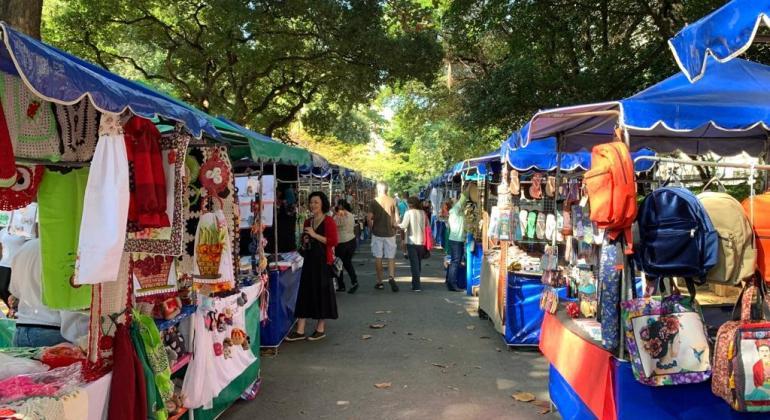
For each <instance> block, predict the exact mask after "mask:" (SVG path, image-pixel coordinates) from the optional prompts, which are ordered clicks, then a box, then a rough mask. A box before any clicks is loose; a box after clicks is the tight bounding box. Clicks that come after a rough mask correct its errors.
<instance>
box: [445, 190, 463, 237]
mask: <svg viewBox="0 0 770 420" xmlns="http://www.w3.org/2000/svg"><path fill="white" fill-rule="evenodd" d="M466 201H468V196H467V195H466V194H464V193H463V194H462V195H460V199H458V200H457V202H456V203H455V205H454V206H452V209H451V210H449V219H448V221H447V229H449V240H450V241H457V242H465V213H464V210H465V202H466Z"/></svg>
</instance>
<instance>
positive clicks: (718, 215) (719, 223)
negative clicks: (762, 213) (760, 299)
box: [698, 192, 757, 285]
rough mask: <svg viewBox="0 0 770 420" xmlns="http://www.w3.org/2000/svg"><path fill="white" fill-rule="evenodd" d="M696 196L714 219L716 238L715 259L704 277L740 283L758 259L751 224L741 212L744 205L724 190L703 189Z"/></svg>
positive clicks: (710, 280) (751, 273) (750, 271)
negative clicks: (717, 240)
mask: <svg viewBox="0 0 770 420" xmlns="http://www.w3.org/2000/svg"><path fill="white" fill-rule="evenodd" d="M698 200H700V202H701V204H703V207H704V208H705V209H706V212H707V213H708V215H709V218H710V219H711V222H712V223H714V228H715V229H716V231H717V234H718V238H719V250H718V253H717V254H718V260H717V263H716V265H715V266H714V267H713V268H712V269H711V270H710V271H709V272H708V274H706V280H707V281H709V282H714V283H726V284H731V285H739V284H740V283H741V282H742V281H743V280H746V279H749V278H751V276H753V275H754V270H755V267H756V262H757V251H756V249H754V237H753V232H752V230H751V224H750V223H749V221H748V219H747V218H746V216H744V215H743V207H741V203H739V202H738V200H736V199H734V198H733V197H732V196H730V195H729V194H726V193H724V192H703V193H700V194H698Z"/></svg>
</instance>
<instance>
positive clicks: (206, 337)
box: [182, 285, 260, 409]
mask: <svg viewBox="0 0 770 420" xmlns="http://www.w3.org/2000/svg"><path fill="white" fill-rule="evenodd" d="M259 289H260V286H259V285H253V286H249V287H245V288H243V289H241V292H242V293H241V294H236V295H232V296H228V297H225V298H213V299H211V298H203V299H204V302H203V303H202V304H201V305H199V306H198V311H197V312H195V314H194V315H193V321H192V322H193V328H194V330H195V331H196V334H195V337H194V339H193V340H194V342H193V346H194V349H195V352H194V353H193V359H192V361H191V362H190V365H189V366H188V367H187V374H186V375H185V378H184V385H183V386H182V394H183V395H184V396H185V402H184V405H185V407H189V408H192V409H194V408H199V407H203V408H205V409H209V408H211V407H212V401H213V399H214V398H215V397H216V396H217V395H219V393H220V392H221V391H222V390H223V389H224V388H225V387H226V386H227V385H228V384H230V382H232V380H233V379H235V378H236V377H238V375H240V374H241V373H243V371H244V370H246V368H248V367H249V366H250V365H251V364H252V363H254V362H255V361H256V360H257V358H256V357H255V356H254V353H253V352H252V351H251V346H250V345H249V342H250V338H249V337H248V335H246V333H245V331H247V330H246V317H245V313H246V309H247V308H248V307H250V306H251V305H254V304H258V303H256V302H257V296H258V292H259ZM244 296H245V298H246V299H243V297H244Z"/></svg>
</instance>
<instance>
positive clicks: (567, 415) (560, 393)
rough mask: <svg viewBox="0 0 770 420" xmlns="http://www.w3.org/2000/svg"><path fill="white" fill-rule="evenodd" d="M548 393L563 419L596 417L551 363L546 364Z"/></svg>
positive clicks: (580, 419)
mask: <svg viewBox="0 0 770 420" xmlns="http://www.w3.org/2000/svg"><path fill="white" fill-rule="evenodd" d="M548 395H550V397H551V402H552V403H553V405H555V406H556V410H557V411H558V412H559V415H561V418H563V419H564V420H594V419H596V416H594V414H593V413H592V412H591V410H590V409H589V408H588V406H587V405H585V403H584V402H583V400H581V399H580V396H579V395H578V394H577V393H575V390H574V389H572V386H570V384H569V383H568V382H567V381H566V380H565V379H564V377H563V376H561V374H560V373H559V371H558V370H556V368H555V367H554V366H553V365H549V366H548Z"/></svg>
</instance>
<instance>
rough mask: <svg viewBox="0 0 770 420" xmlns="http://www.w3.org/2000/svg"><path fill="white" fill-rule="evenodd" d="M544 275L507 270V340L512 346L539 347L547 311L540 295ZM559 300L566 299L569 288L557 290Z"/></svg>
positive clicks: (543, 286)
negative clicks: (509, 271)
mask: <svg viewBox="0 0 770 420" xmlns="http://www.w3.org/2000/svg"><path fill="white" fill-rule="evenodd" d="M541 277H542V275H540V274H529V273H508V285H507V287H506V294H505V333H504V335H505V342H506V343H507V344H508V345H509V346H536V345H538V343H539V342H540V325H541V324H542V322H543V315H544V314H545V312H544V311H543V310H542V309H540V296H541V295H542V293H543V289H544V288H545V285H544V284H543V283H542V282H541V281H540V279H541ZM556 290H557V292H558V294H559V298H560V299H566V298H567V288H566V287H562V288H559V289H556Z"/></svg>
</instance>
